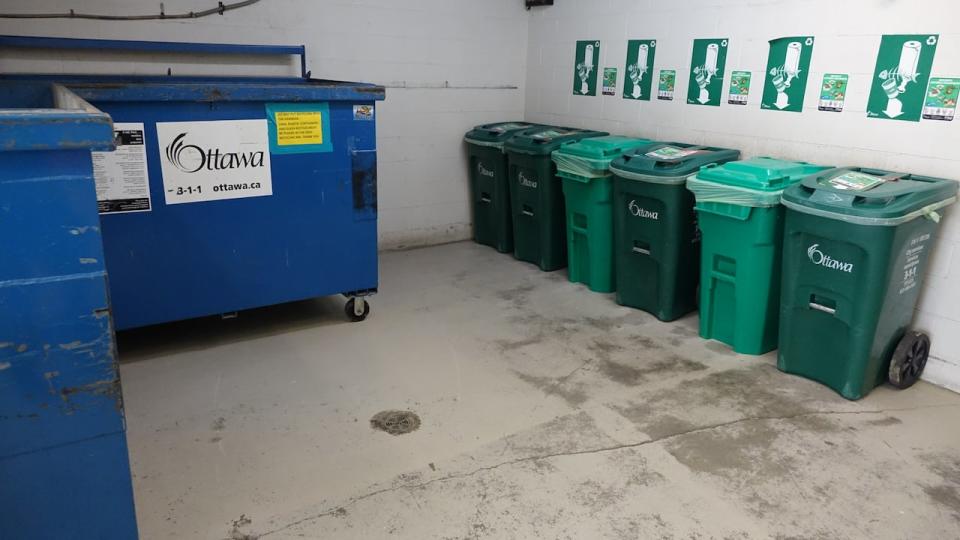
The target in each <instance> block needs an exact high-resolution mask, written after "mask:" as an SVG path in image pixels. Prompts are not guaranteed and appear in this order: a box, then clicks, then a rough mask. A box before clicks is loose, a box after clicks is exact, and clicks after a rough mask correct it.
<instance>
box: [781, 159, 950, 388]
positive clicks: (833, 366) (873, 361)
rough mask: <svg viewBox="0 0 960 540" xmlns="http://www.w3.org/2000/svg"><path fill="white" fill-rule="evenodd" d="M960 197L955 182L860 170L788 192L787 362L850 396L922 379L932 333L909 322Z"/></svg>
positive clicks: (830, 174)
mask: <svg viewBox="0 0 960 540" xmlns="http://www.w3.org/2000/svg"><path fill="white" fill-rule="evenodd" d="M956 194H957V183H956V182H954V181H952V180H942V179H937V178H928V177H924V176H916V175H911V174H902V173H892V172H887V171H879V170H872V169H860V168H841V169H831V170H829V171H824V172H822V173H820V174H817V175H814V176H810V177H808V178H806V179H804V180H803V182H801V183H800V184H798V185H796V186H793V187H791V188H789V189H787V190H786V191H784V193H783V204H784V206H786V208H787V219H786V229H785V235H784V254H783V265H784V266H783V296H782V300H781V308H780V313H781V319H780V351H779V353H778V359H777V365H778V366H779V368H780V369H781V370H783V371H785V372H787V373H794V374H797V375H802V376H804V377H807V378H810V379H813V380H816V381H819V382H822V383H823V384H826V385H827V386H829V387H830V388H833V389H834V390H836V391H837V392H839V393H840V395H842V396H843V397H845V398H847V399H859V398H861V397H863V396H865V395H866V394H867V393H868V392H870V390H871V389H873V388H874V387H875V386H877V385H879V384H881V383H883V382H884V381H885V380H889V381H890V382H891V383H892V384H893V385H894V386H896V387H899V388H906V387H908V386H910V385H912V384H913V383H914V382H915V381H916V380H917V378H918V377H919V376H920V373H921V372H922V371H923V368H924V366H925V365H926V359H927V354H928V353H929V350H930V339H929V338H928V337H927V336H926V335H924V334H922V333H920V332H914V331H910V330H909V328H908V327H909V326H910V323H911V321H912V320H913V311H914V307H915V306H916V303H917V298H918V296H919V295H920V284H921V282H922V279H923V276H924V274H925V273H926V271H927V263H928V260H929V257H930V251H931V250H932V249H933V242H934V236H935V232H936V230H937V223H938V222H939V220H940V216H939V214H938V211H939V210H940V209H941V208H943V207H945V206H947V205H949V204H952V203H953V202H955V201H956Z"/></svg>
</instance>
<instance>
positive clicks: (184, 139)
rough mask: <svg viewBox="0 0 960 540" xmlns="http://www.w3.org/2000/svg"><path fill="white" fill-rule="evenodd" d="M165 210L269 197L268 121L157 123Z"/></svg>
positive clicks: (271, 192)
mask: <svg viewBox="0 0 960 540" xmlns="http://www.w3.org/2000/svg"><path fill="white" fill-rule="evenodd" d="M157 144H158V145H159V154H160V172H161V173H162V174H163V194H164V197H165V199H166V203H167V204H181V203H195V202H203V201H218V200H222V199H242V198H246V197H263V196H267V195H273V183H272V182H271V177H270V146H269V137H268V136H267V120H266V119H259V120H214V121H210V122H157Z"/></svg>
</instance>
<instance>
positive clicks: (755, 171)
mask: <svg viewBox="0 0 960 540" xmlns="http://www.w3.org/2000/svg"><path fill="white" fill-rule="evenodd" d="M829 168H830V167H825V166H821V165H813V164H811V163H804V162H802V161H784V160H782V159H774V158H769V157H756V158H751V159H745V160H742V161H731V162H729V163H724V164H723V165H713V164H708V165H706V166H704V167H703V168H702V169H700V171H699V172H698V173H697V180H701V181H708V182H713V183H716V184H722V185H725V186H733V187H738V188H746V189H750V190H754V191H780V190H782V189H784V188H786V187H787V186H789V185H791V184H794V183H796V182H798V181H800V180H801V179H803V178H804V177H806V176H809V175H811V174H815V173H818V172H820V171H822V170H824V169H829Z"/></svg>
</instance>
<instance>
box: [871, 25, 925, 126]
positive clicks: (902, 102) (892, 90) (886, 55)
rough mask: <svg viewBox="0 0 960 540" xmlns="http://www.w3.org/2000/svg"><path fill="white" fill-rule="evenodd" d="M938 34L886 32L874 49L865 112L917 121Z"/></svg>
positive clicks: (885, 117)
mask: <svg viewBox="0 0 960 540" xmlns="http://www.w3.org/2000/svg"><path fill="white" fill-rule="evenodd" d="M939 40H940V36H939V34H899V35H885V36H883V38H882V39H881V40H880V49H879V50H878V51H877V65H876V67H875V68H874V70H873V79H872V82H871V84H870V98H869V100H868V101H867V116H868V117H870V118H882V119H885V120H906V121H908V122H918V121H920V115H921V112H922V109H923V104H924V95H925V94H926V90H927V81H928V80H929V79H930V68H931V66H933V56H934V54H935V53H936V52H937V42H938V41H939Z"/></svg>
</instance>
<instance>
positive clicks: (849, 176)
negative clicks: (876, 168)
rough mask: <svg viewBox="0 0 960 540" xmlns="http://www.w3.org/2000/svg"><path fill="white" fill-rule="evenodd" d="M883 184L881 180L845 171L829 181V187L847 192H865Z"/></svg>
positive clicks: (872, 176) (870, 175) (876, 177)
mask: <svg viewBox="0 0 960 540" xmlns="http://www.w3.org/2000/svg"><path fill="white" fill-rule="evenodd" d="M883 182H884V180H883V178H880V177H879V176H874V175H872V174H867V173H862V172H858V171H847V172H845V173H843V174H841V175H839V176H834V177H833V178H831V179H830V185H832V186H833V187H835V188H837V189H844V190H849V191H867V190H868V189H873V188H875V187H877V186H879V185H880V184H882V183H883Z"/></svg>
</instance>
